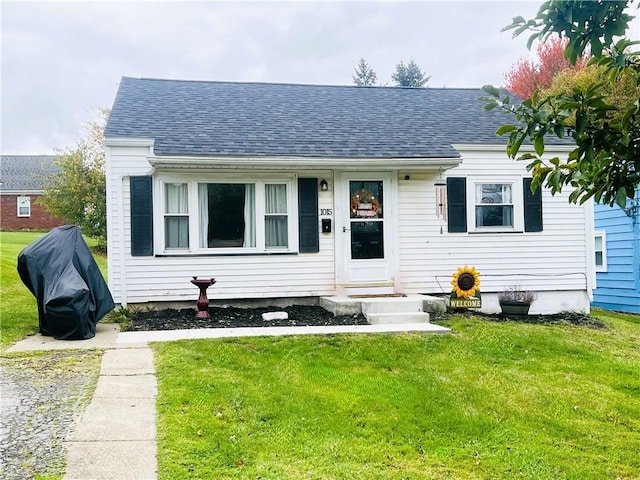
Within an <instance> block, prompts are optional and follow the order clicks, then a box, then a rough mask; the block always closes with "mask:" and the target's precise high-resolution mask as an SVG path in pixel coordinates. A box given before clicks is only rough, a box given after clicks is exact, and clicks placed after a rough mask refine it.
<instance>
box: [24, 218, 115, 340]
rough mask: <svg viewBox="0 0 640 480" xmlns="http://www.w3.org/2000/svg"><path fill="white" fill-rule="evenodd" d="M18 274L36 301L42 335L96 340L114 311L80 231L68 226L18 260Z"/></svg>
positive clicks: (44, 238)
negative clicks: (99, 328) (104, 320)
mask: <svg viewBox="0 0 640 480" xmlns="http://www.w3.org/2000/svg"><path fill="white" fill-rule="evenodd" d="M18 273H19V274H20V278H21V279H22V281H23V282H24V284H25V285H26V286H27V288H28V289H29V290H30V291H31V293H33V295H34V296H35V297H36V301H37V303H38V320H39V324H40V333H41V334H42V335H48V336H53V337H55V338H57V339H58V340H82V339H87V338H93V337H94V336H95V334H96V323H98V321H99V320H100V319H101V318H102V317H104V316H105V315H106V314H107V313H109V312H110V311H111V310H113V309H114V308H115V304H114V303H113V297H112V296H111V292H109V287H107V284H106V283H105V281H104V278H103V277H102V273H100V270H99V269H98V265H97V264H96V261H95V260H94V258H93V255H92V254H91V250H90V249H89V247H88V246H87V244H86V243H85V241H84V239H83V238H82V236H81V235H80V229H78V227H76V226H73V225H64V226H62V227H57V228H54V229H53V230H51V231H50V232H49V233H47V234H46V235H43V236H42V237H40V238H39V239H37V240H36V241H34V242H32V243H30V244H29V245H27V246H26V247H24V248H23V249H22V251H21V252H20V253H19V254H18Z"/></svg>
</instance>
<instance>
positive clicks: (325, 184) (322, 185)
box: [320, 179, 329, 192]
mask: <svg viewBox="0 0 640 480" xmlns="http://www.w3.org/2000/svg"><path fill="white" fill-rule="evenodd" d="M320 190H322V191H323V192H326V191H327V190H329V183H328V182H327V181H326V180H324V179H323V180H320Z"/></svg>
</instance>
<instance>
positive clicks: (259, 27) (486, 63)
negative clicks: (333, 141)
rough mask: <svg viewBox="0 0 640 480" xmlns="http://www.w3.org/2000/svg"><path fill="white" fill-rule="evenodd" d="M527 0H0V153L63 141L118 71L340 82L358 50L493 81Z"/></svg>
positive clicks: (508, 58)
mask: <svg viewBox="0 0 640 480" xmlns="http://www.w3.org/2000/svg"><path fill="white" fill-rule="evenodd" d="M540 3H541V0H540V1H533V2H531V1H519V2H514V1H507V2H504V1H445V0H442V1H421V2H406V1H396V2H385V1H376V2H362V1H346V2H335V1H334V2H329V1H315V2H312V1H290V2H262V1H260V2H259V1H250V2H220V1H191V2H167V1H126V2H125V1H113V0H112V1H109V2H96V1H89V2H87V1H84V2H68V1H55V0H50V1H40V2H32V1H25V0H22V1H11V0H9V1H7V0H4V1H3V2H2V5H1V6H0V9H1V10H0V15H1V22H2V28H1V31H2V33H1V35H2V39H1V40H2V52H1V54H2V55H1V58H2V60H1V61H2V64H1V68H2V83H1V88H2V90H1V113H2V131H1V135H2V136H1V138H0V141H1V145H0V146H1V153H2V154H48V153H54V152H55V150H56V149H64V148H65V147H71V146H73V145H75V143H76V141H77V139H78V138H79V136H80V135H81V134H82V129H81V126H82V124H83V123H85V122H87V121H88V120H91V119H95V118H96V112H97V108H98V107H110V106H111V104H112V103H113V99H114V97H115V94H116V91H117V88H118V82H119V80H120V78H121V77H122V76H130V77H152V78H172V79H190V80H216V81H234V82H277V83H303V84H332V85H350V84H352V83H353V82H352V74H353V69H354V67H355V65H356V63H357V62H358V60H359V59H360V58H361V57H364V58H365V59H366V60H367V61H368V63H369V64H370V65H371V66H372V67H373V69H374V70H375V71H376V73H377V75H378V81H379V82H381V83H383V84H384V83H389V84H390V83H391V81H390V76H391V73H392V71H393V70H394V69H395V66H396V64H397V63H399V62H400V61H404V62H405V63H406V62H408V61H410V60H411V59H413V60H414V61H415V62H416V63H417V64H418V65H420V66H421V67H422V69H423V70H424V71H425V72H426V73H427V74H428V75H431V79H430V81H429V86H431V87H481V86H482V85H484V84H487V83H491V84H494V85H501V84H502V83H503V75H504V73H505V72H507V71H508V70H509V68H510V67H511V66H512V65H513V64H514V63H515V62H516V61H517V60H518V59H519V58H521V57H523V56H526V55H527V50H526V47H525V41H526V38H525V37H522V38H518V39H515V40H512V38H511V34H510V33H500V29H501V28H502V27H503V26H505V25H507V24H508V23H510V20H511V19H512V17H514V16H516V15H522V16H524V17H526V18H531V17H533V16H534V15H535V13H536V11H537V9H538V7H539V5H540Z"/></svg>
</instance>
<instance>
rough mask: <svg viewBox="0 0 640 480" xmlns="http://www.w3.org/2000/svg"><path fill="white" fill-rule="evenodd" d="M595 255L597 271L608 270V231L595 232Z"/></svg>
mask: <svg viewBox="0 0 640 480" xmlns="http://www.w3.org/2000/svg"><path fill="white" fill-rule="evenodd" d="M594 255H595V262H596V272H606V271H607V233H606V232H604V231H598V232H595V236H594Z"/></svg>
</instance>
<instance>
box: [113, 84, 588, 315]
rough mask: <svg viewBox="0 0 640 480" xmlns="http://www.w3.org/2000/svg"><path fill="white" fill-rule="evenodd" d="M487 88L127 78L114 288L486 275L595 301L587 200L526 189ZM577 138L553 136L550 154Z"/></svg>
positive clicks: (486, 295) (125, 298)
mask: <svg viewBox="0 0 640 480" xmlns="http://www.w3.org/2000/svg"><path fill="white" fill-rule="evenodd" d="M482 95H483V92H482V91H481V90H476V89H437V88H392V87H355V86H323V85H288V84H262V83H226V82H198V81H176V80H158V79H135V78H123V79H122V81H121V83H120V88H119V90H118V94H117V96H116V99H115V102H114V105H113V109H112V111H111V116H110V118H109V122H108V125H107V127H106V131H105V137H106V139H105V142H106V147H107V203H108V206H107V215H108V225H109V244H108V249H109V266H108V268H109V286H110V289H111V292H112V294H113V296H114V299H115V301H116V302H117V303H120V304H122V305H127V304H137V303H145V302H153V303H158V302H182V301H186V302H191V303H193V301H194V298H195V297H196V292H197V290H196V289H195V288H194V286H193V285H192V284H191V283H190V280H191V278H192V277H193V276H200V277H207V278H208V277H215V278H216V280H217V283H216V284H215V285H214V286H213V287H211V288H210V290H209V294H210V298H212V299H215V300H224V301H227V302H229V303H233V301H234V300H235V301H240V300H243V301H245V300H247V299H275V298H279V299H282V298H287V299H293V300H294V301H296V299H297V300H298V301H303V300H305V301H308V300H309V299H315V298H318V297H322V296H332V295H350V294H375V293H385V294H388V293H406V294H411V293H423V294H442V295H446V294H448V293H449V292H450V291H451V285H450V281H451V279H452V274H453V273H454V272H456V270H457V268H458V267H461V266H464V265H469V266H474V267H475V268H476V270H478V271H479V272H480V280H481V287H480V289H481V293H482V301H483V310H485V311H487V312H491V311H497V310H498V303H497V293H498V292H500V291H502V290H503V289H504V288H505V287H509V286H511V285H514V284H518V285H521V286H523V287H526V288H529V289H533V290H536V291H537V292H538V300H537V301H536V302H535V303H534V304H533V306H532V309H531V312H532V313H550V312H557V311H562V310H577V311H583V312H588V311H589V302H590V296H591V291H592V288H593V285H594V266H593V245H592V242H593V209H592V206H591V204H590V203H587V204H585V205H583V206H577V205H572V204H569V203H568V201H567V196H568V194H566V195H558V196H551V194H550V193H549V192H548V191H546V190H542V191H540V190H538V191H537V192H536V193H535V194H532V193H531V191H530V189H529V185H530V181H531V180H530V178H529V176H528V175H527V172H526V169H525V164H524V162H518V161H515V160H512V159H509V158H508V157H507V156H506V155H505V152H504V150H505V141H506V140H505V139H504V138H502V137H498V136H497V135H495V131H496V129H497V127H498V126H500V125H501V124H503V123H508V122H511V121H513V120H512V119H511V118H509V117H505V116H503V114H502V113H501V112H499V111H497V110H493V111H490V112H485V111H484V110H483V105H484V103H483V102H482V101H481V100H480V99H479V97H481V96H482ZM563 150H564V151H567V147H566V146H562V145H555V146H553V145H551V146H549V147H548V153H553V152H554V151H555V152H558V151H560V152H562V151H563Z"/></svg>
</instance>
